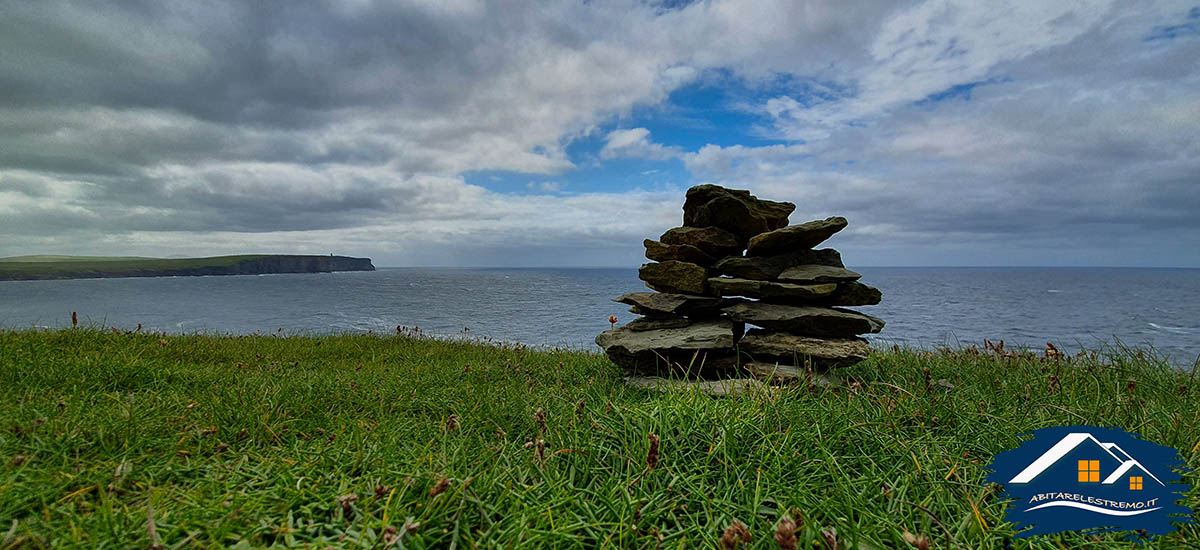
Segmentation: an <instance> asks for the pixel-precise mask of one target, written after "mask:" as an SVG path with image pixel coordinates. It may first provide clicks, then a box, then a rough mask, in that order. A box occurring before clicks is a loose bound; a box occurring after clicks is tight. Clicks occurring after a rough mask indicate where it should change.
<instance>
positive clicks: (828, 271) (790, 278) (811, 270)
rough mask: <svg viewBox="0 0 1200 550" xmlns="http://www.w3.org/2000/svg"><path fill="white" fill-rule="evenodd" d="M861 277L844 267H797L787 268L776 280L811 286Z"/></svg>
mask: <svg viewBox="0 0 1200 550" xmlns="http://www.w3.org/2000/svg"><path fill="white" fill-rule="evenodd" d="M860 277H862V275H859V274H858V273H855V272H853V271H850V270H849V269H846V268H844V267H834V266H830V265H798V266H796V267H789V268H787V269H785V270H783V271H781V272H780V273H779V275H778V276H777V277H775V279H776V280H778V281H780V282H784V283H794V284H798V285H811V284H816V283H840V282H843V281H854V280H857V279H859V278H860Z"/></svg>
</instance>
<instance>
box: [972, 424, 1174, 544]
mask: <svg viewBox="0 0 1200 550" xmlns="http://www.w3.org/2000/svg"><path fill="white" fill-rule="evenodd" d="M1023 435H1032V436H1033V437H1032V439H1029V440H1027V441H1025V442H1024V443H1022V444H1021V445H1020V446H1019V447H1017V448H1016V449H1012V450H1009V451H1005V452H1003V453H1000V454H998V455H996V456H995V458H993V459H992V463H991V466H990V467H991V469H992V470H993V472H992V473H991V474H989V475H988V476H987V481H989V482H993V483H999V484H1001V485H1003V486H1004V492H1003V493H1002V494H1001V496H1000V498H1002V499H1012V502H1011V503H1010V504H1009V508H1008V514H1007V515H1006V516H1005V519H1006V520H1008V521H1010V522H1013V523H1015V524H1016V529H1017V531H1018V533H1017V535H1016V537H1017V538H1024V537H1032V536H1035V535H1045V534H1050V533H1059V532H1063V531H1087V532H1089V533H1096V532H1101V531H1131V532H1139V533H1143V534H1146V535H1162V534H1166V533H1169V532H1171V531H1172V530H1174V529H1175V526H1176V525H1177V524H1187V523H1189V522H1191V521H1192V519H1191V515H1192V510H1191V509H1190V508H1188V507H1186V506H1183V505H1180V504H1178V503H1177V502H1176V501H1178V500H1180V499H1182V498H1183V495H1184V493H1186V492H1187V491H1188V490H1189V489H1190V486H1189V485H1186V484H1183V483H1180V478H1181V477H1182V474H1181V470H1182V469H1183V468H1185V466H1184V461H1183V459H1182V457H1180V456H1179V452H1178V451H1177V450H1175V449H1173V448H1171V447H1166V446H1163V445H1158V444H1155V443H1151V442H1149V441H1146V440H1144V439H1141V438H1139V437H1138V436H1137V435H1136V434H1131V433H1128V432H1125V431H1122V430H1119V429H1108V428H1097V427H1093V426H1055V427H1051V428H1043V429H1040V430H1037V431H1034V432H1032V433H1030V434H1023ZM1130 536H1131V538H1136V537H1135V535H1134V534H1133V533H1131V534H1130Z"/></svg>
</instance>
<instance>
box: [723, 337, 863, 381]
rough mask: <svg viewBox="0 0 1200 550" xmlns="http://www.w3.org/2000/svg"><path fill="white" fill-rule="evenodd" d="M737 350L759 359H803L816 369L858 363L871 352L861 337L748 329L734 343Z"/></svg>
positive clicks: (791, 360)
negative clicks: (836, 336)
mask: <svg viewBox="0 0 1200 550" xmlns="http://www.w3.org/2000/svg"><path fill="white" fill-rule="evenodd" d="M738 351H740V352H741V353H744V354H749V355H750V356H751V357H753V358H754V359H756V360H759V361H761V360H763V359H767V358H775V359H777V360H779V361H781V362H783V363H787V364H790V363H795V364H800V365H803V364H804V362H805V361H806V360H807V361H809V362H811V364H812V367H813V368H815V369H820V368H833V367H844V366H848V365H853V364H855V363H858V362H860V361H862V360H864V359H866V358H867V356H869V355H870V354H871V346H869V345H867V342H866V340H863V339H862V338H813V337H811V336H799V335H796V334H787V333H783V332H771V331H766V330H760V329H752V330H750V332H748V333H746V336H745V337H744V338H742V341H741V342H739V343H738ZM747 367H749V364H747ZM780 368H781V369H782V368H783V367H780ZM790 368H792V369H795V368H796V367H790ZM800 370H801V371H802V372H803V369H800Z"/></svg>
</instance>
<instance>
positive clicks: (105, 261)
mask: <svg viewBox="0 0 1200 550" xmlns="http://www.w3.org/2000/svg"><path fill="white" fill-rule="evenodd" d="M265 257H267V256H266V255H262V254H258V255H239V256H213V257H211V258H138V257H132V256H131V257H108V256H15V257H11V258H0V280H11V279H76V278H85V277H112V276H123V277H136V276H144V275H147V274H155V273H159V272H165V271H170V270H187V269H202V268H208V267H229V266H234V265H237V264H239V263H242V262H245V261H249V260H257V259H260V258H265Z"/></svg>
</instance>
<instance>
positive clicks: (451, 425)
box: [443, 414, 458, 434]
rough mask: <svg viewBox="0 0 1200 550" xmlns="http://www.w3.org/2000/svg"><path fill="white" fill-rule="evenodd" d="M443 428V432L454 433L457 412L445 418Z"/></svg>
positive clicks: (456, 426)
mask: <svg viewBox="0 0 1200 550" xmlns="http://www.w3.org/2000/svg"><path fill="white" fill-rule="evenodd" d="M443 430H444V431H445V433H448V434H449V433H454V431H455V430H458V415H457V414H452V415H450V418H447V419H446V426H445V427H444V429H443Z"/></svg>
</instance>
